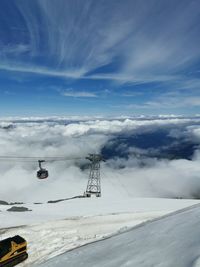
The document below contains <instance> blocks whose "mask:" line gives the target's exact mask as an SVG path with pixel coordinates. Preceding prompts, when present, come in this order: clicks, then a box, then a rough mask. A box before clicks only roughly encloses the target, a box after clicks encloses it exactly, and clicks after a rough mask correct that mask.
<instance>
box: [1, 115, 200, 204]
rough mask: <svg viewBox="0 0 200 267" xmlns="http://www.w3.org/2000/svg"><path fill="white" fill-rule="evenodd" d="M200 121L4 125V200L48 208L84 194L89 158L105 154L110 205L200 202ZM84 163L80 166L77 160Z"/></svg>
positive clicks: (104, 192) (96, 120) (103, 169)
mask: <svg viewBox="0 0 200 267" xmlns="http://www.w3.org/2000/svg"><path fill="white" fill-rule="evenodd" d="M199 144H200V117H198V116H196V117H190V118H187V117H175V116H166V117H165V116H164V117H163V116H158V117H139V118H109V119H105V118H88V117H85V118H79V117H76V118H75V117H74V118H63V117H62V118H57V117H54V118H7V119H1V120H0V156H16V157H36V158H38V159H43V158H44V157H66V158H68V160H65V161H54V162H46V163H45V164H44V167H45V168H47V169H48V170H49V174H50V175H49V178H48V179H46V180H39V179H37V178H36V171H37V169H38V163H37V159H36V160H34V161H33V160H32V161H30V160H29V159H28V158H27V159H25V160H22V159H17V160H16V159H12V160H11V159H6V160H5V159H0V199H1V200H6V201H23V202H32V201H35V202H37V201H48V200H51V199H58V198H66V197H71V196H76V195H80V194H83V192H84V190H85V189H86V185H87V179H88V175H89V169H88V168H87V167H88V161H87V160H86V159H85V157H86V156H87V155H88V154H89V153H102V154H103V156H104V157H105V158H106V162H105V163H102V165H101V177H102V196H103V197H118V198H120V197H122V198H124V197H170V198H171V197H172V198H176V197H177V198H195V197H196V198H198V197H200V149H199ZM77 157H78V158H79V157H80V158H81V159H80V160H79V159H76V158H77Z"/></svg>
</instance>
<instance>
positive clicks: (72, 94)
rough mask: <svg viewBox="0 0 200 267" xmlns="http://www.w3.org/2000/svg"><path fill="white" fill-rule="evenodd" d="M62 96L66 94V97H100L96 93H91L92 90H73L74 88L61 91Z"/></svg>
mask: <svg viewBox="0 0 200 267" xmlns="http://www.w3.org/2000/svg"><path fill="white" fill-rule="evenodd" d="M61 95H62V96H66V97H78V98H79V97H89V98H90V97H92V98H93V97H98V96H97V94H95V93H91V92H87V91H77V90H72V89H68V90H64V91H62V92H61Z"/></svg>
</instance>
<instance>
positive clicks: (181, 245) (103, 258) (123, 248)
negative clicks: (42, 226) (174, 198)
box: [41, 204, 200, 267]
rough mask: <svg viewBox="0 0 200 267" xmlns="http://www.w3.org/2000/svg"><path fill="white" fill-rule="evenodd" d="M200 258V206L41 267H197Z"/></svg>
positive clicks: (132, 230)
mask: <svg viewBox="0 0 200 267" xmlns="http://www.w3.org/2000/svg"><path fill="white" fill-rule="evenodd" d="M199 257H200V205H199V204H197V205H193V206H191V207H189V208H184V209H182V210H180V211H176V212H173V213H171V214H169V215H166V216H162V217H161V218H158V219H155V220H153V221H151V222H144V223H142V224H140V225H137V226H135V227H134V228H132V229H130V230H128V231H126V232H125V233H121V234H119V233H118V234H117V235H113V236H112V237H108V238H106V239H105V240H103V241H98V242H93V243H92V244H89V245H85V246H82V247H80V248H78V249H75V250H72V251H70V252H68V253H65V254H63V255H61V256H58V257H56V258H55V259H52V260H49V261H48V262H46V263H45V264H42V265H41V267H51V266H58V267H61V266H66V265H67V266H78V267H82V266H91V267H100V266H106V267H116V266H141V267H149V266H162V267H173V266H176V267H193V266H194V267H197V266H200V265H199Z"/></svg>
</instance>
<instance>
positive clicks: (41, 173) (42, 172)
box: [37, 160, 49, 179]
mask: <svg viewBox="0 0 200 267" xmlns="http://www.w3.org/2000/svg"><path fill="white" fill-rule="evenodd" d="M42 162H45V160H38V163H39V168H40V169H39V171H37V178H38V179H46V178H48V176H49V173H48V171H47V170H46V169H44V168H42Z"/></svg>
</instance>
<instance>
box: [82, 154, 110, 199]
mask: <svg viewBox="0 0 200 267" xmlns="http://www.w3.org/2000/svg"><path fill="white" fill-rule="evenodd" d="M86 159H88V160H90V161H91V165H90V175H89V179H88V184H87V188H86V191H85V193H84V196H85V197H91V196H92V195H95V196H96V197H101V179H100V162H101V161H105V160H104V159H103V157H102V156H101V155H99V154H89V156H88V157H86Z"/></svg>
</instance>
